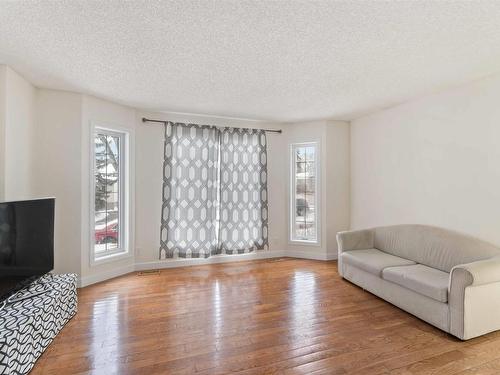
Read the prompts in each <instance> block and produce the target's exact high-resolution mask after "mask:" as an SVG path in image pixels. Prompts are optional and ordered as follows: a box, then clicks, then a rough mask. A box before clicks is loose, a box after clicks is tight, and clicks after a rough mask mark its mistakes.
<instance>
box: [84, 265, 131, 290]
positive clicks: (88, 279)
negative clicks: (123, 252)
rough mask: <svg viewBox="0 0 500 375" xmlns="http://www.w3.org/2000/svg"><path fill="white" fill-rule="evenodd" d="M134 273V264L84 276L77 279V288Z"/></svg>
mask: <svg viewBox="0 0 500 375" xmlns="http://www.w3.org/2000/svg"><path fill="white" fill-rule="evenodd" d="M134 271H135V265H134V264H129V265H126V266H122V267H118V268H114V269H112V270H109V271H106V272H101V273H98V274H95V275H90V276H84V277H81V276H80V277H79V278H78V288H83V287H85V286H88V285H91V284H95V283H99V282H101V281H105V280H109V279H112V278H114V277H118V276H122V275H125V274H127V273H130V272H134Z"/></svg>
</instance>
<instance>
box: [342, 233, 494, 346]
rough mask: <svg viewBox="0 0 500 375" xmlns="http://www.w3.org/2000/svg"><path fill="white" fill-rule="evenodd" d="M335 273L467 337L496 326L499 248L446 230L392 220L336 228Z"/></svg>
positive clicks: (416, 314)
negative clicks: (391, 223) (376, 224)
mask: <svg viewBox="0 0 500 375" xmlns="http://www.w3.org/2000/svg"><path fill="white" fill-rule="evenodd" d="M337 241H338V245H339V257H338V267H339V273H340V274H341V275H342V277H344V278H345V279H347V280H349V281H351V282H352V283H354V284H356V285H359V286H360V287H362V288H363V289H365V290H367V291H369V292H371V293H373V294H375V295H377V296H379V297H381V298H383V299H385V300H386V301H389V302H390V303H392V304H394V305H396V306H398V307H399V308H401V309H403V310H405V311H407V312H409V313H411V314H413V315H415V316H417V317H419V318H420V319H422V320H425V321H426V322H428V323H430V324H432V325H434V326H436V327H438V328H440V329H442V330H443V331H446V332H449V333H451V334H452V335H454V336H456V337H458V338H460V339H462V340H468V339H470V338H473V337H477V336H480V335H483V334H485V333H488V332H492V331H495V330H498V329H500V249H499V248H497V247H495V246H493V245H491V244H489V243H486V242H483V241H481V240H478V239H475V238H472V237H469V236H466V235H462V234H459V233H456V232H453V231H450V230H446V229H441V228H436V227H431V226H425V225H395V226H389V227H378V228H372V229H366V230H358V231H349V232H340V233H338V234H337Z"/></svg>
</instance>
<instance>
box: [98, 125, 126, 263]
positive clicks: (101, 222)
mask: <svg viewBox="0 0 500 375" xmlns="http://www.w3.org/2000/svg"><path fill="white" fill-rule="evenodd" d="M126 142H127V133H124V132H118V131H114V130H107V129H102V128H97V127H96V128H94V132H93V150H92V155H93V210H92V211H93V215H92V219H91V225H92V230H91V237H92V238H91V243H92V246H93V256H94V260H100V259H104V258H106V257H109V256H113V255H117V254H123V253H127V252H128V237H127V236H128V235H127V232H128V231H127V228H128V224H127V222H128V215H127V212H128V207H127V200H126V197H127V195H128V194H127V191H126V188H127V184H126V179H127V176H126V174H125V172H126V168H125V166H126V164H127V144H126Z"/></svg>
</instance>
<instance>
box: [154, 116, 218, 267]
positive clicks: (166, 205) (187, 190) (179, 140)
mask: <svg viewBox="0 0 500 375" xmlns="http://www.w3.org/2000/svg"><path fill="white" fill-rule="evenodd" d="M219 138H220V133H219V130H218V129H217V128H216V127H214V126H199V125H194V124H180V123H171V122H168V123H167V124H166V125H165V143H164V152H165V158H164V161H163V204H162V214H161V238H160V259H162V258H175V257H181V258H203V257H205V258H206V257H209V256H210V255H211V254H212V253H214V252H215V251H216V250H217V237H218V225H217V216H218V207H217V201H218V199H217V198H218V178H219V174H218V164H219V144H220V142H219Z"/></svg>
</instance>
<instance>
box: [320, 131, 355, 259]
mask: <svg viewBox="0 0 500 375" xmlns="http://www.w3.org/2000/svg"><path fill="white" fill-rule="evenodd" d="M350 134H351V131H350V125H349V123H348V122H344V121H328V122H327V123H326V138H325V139H326V140H325V143H326V160H325V163H326V165H325V168H326V175H325V185H326V202H325V204H324V207H325V211H326V225H325V228H326V232H327V233H326V241H327V249H326V251H327V253H328V255H327V257H328V258H329V259H333V258H335V259H336V258H337V233H338V232H340V231H344V230H348V229H349V227H350V216H351V215H350V213H351V209H350V192H351V186H350V175H351V174H350V170H351V167H350V146H351V143H350Z"/></svg>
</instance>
